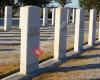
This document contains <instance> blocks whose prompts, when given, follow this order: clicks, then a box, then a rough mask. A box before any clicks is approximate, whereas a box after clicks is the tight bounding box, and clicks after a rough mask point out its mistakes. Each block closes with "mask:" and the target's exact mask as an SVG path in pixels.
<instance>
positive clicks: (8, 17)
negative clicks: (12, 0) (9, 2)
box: [4, 6, 12, 30]
mask: <svg viewBox="0 0 100 80" xmlns="http://www.w3.org/2000/svg"><path fill="white" fill-rule="evenodd" d="M11 26H12V7H11V6H6V7H5V18H4V30H7V29H10V28H11Z"/></svg>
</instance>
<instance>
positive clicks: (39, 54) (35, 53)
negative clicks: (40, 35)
mask: <svg viewBox="0 0 100 80" xmlns="http://www.w3.org/2000/svg"><path fill="white" fill-rule="evenodd" d="M32 53H33V54H34V55H35V57H36V58H39V57H41V56H42V55H43V53H44V51H43V50H41V49H39V48H36V49H34V50H33V51H32Z"/></svg>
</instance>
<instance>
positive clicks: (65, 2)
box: [56, 0, 71, 7]
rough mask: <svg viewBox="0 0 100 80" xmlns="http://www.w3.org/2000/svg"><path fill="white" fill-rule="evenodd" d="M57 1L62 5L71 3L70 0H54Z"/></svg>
mask: <svg viewBox="0 0 100 80" xmlns="http://www.w3.org/2000/svg"><path fill="white" fill-rule="evenodd" d="M56 1H57V2H59V3H60V4H61V5H62V6H63V7H64V5H66V4H68V3H71V0H56Z"/></svg>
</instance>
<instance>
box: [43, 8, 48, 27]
mask: <svg viewBox="0 0 100 80" xmlns="http://www.w3.org/2000/svg"><path fill="white" fill-rule="evenodd" d="M47 25H48V8H43V26H47Z"/></svg>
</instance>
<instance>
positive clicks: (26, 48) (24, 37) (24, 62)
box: [20, 6, 40, 75]
mask: <svg viewBox="0 0 100 80" xmlns="http://www.w3.org/2000/svg"><path fill="white" fill-rule="evenodd" d="M33 13H34V15H33ZM20 17H21V18H20V20H21V22H20V27H21V56H20V74H24V75H26V74H28V73H30V72H32V71H35V70H37V69H38V68H39V63H38V58H36V56H35V55H33V52H32V51H33V50H35V49H36V48H39V39H40V8H39V7H36V6H25V7H21V16H20Z"/></svg>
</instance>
